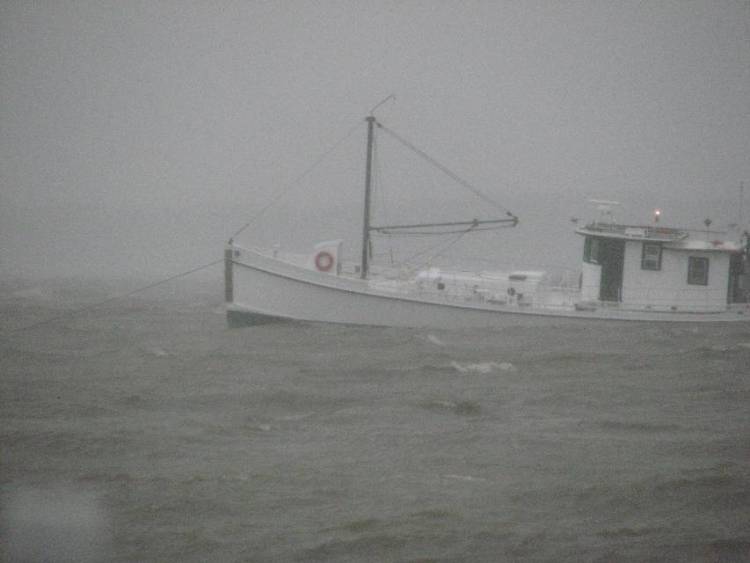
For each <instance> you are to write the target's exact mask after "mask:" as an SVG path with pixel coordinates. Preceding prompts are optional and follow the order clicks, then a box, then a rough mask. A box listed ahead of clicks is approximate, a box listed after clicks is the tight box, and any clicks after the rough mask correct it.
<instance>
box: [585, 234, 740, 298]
mask: <svg viewBox="0 0 750 563" xmlns="http://www.w3.org/2000/svg"><path fill="white" fill-rule="evenodd" d="M576 232H577V233H578V234H580V235H582V236H583V237H584V244H583V266H582V272H581V300H582V302H584V303H585V302H599V303H611V304H616V305H618V306H620V307H622V308H627V309H634V310H654V311H674V312H720V311H725V310H726V309H727V304H728V303H733V302H746V300H747V296H748V289H750V286H749V285H748V281H749V278H748V272H747V253H746V249H744V248H743V247H742V245H740V244H738V243H735V242H728V241H723V240H707V239H709V238H710V236H706V233H700V234H699V236H693V233H691V232H689V231H687V230H681V229H672V228H664V227H657V226H630V225H618V224H614V223H592V224H589V225H587V226H585V227H581V228H578V229H576ZM694 234H695V235H698V233H694Z"/></svg>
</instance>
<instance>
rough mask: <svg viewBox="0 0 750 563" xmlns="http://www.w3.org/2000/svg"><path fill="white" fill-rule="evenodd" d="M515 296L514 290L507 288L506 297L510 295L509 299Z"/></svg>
mask: <svg viewBox="0 0 750 563" xmlns="http://www.w3.org/2000/svg"><path fill="white" fill-rule="evenodd" d="M515 294H516V289H515V288H514V287H509V288H508V295H510V296H511V297H513V296H514V295H515Z"/></svg>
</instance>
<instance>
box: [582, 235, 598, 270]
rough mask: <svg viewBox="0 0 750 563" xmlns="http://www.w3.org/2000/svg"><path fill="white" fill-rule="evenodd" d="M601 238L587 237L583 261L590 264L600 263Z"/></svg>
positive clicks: (584, 243)
mask: <svg viewBox="0 0 750 563" xmlns="http://www.w3.org/2000/svg"><path fill="white" fill-rule="evenodd" d="M599 249H600V245H599V239H598V238H594V237H586V239H585V240H584V242H583V261H584V262H588V263H589V264H599V252H600V250H599Z"/></svg>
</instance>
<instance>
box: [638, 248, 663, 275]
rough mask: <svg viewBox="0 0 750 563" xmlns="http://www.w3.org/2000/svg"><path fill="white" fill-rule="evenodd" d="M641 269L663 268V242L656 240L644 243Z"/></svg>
mask: <svg viewBox="0 0 750 563" xmlns="http://www.w3.org/2000/svg"><path fill="white" fill-rule="evenodd" d="M641 270H661V244H659V243H656V242H644V243H643V252H642V254H641Z"/></svg>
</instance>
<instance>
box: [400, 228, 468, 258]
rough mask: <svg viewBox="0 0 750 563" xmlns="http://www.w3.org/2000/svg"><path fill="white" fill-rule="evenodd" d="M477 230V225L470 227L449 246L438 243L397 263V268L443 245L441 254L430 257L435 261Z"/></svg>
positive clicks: (460, 233) (437, 253) (459, 233)
mask: <svg viewBox="0 0 750 563" xmlns="http://www.w3.org/2000/svg"><path fill="white" fill-rule="evenodd" d="M476 230H478V229H477V228H476V226H475V225H471V226H470V227H469V228H468V229H464V230H462V231H460V232H458V233H457V234H458V236H457V237H455V238H454V239H453V240H451V241H449V242H448V243H447V244H446V243H438V244H435V245H433V246H430V247H428V248H426V249H424V250H420V251H419V252H417V253H416V254H412V255H411V256H409V257H407V258H405V259H404V260H401V261H400V262H397V263H396V265H397V266H403V265H405V264H408V263H409V262H411V261H412V260H414V259H415V258H419V257H420V256H424V255H425V254H427V253H428V252H431V251H434V250H435V249H437V248H439V247H440V246H441V245H443V248H442V249H440V250H439V252H436V253H435V254H431V255H430V256H429V258H428V260H432V259H434V258H437V257H439V256H441V255H442V254H444V253H445V252H447V251H448V250H449V249H450V248H452V247H453V246H454V245H456V244H457V243H458V241H460V240H461V239H462V238H463V237H464V236H465V235H467V234H468V233H470V232H473V231H476ZM423 263H425V264H426V262H423ZM414 267H415V268H417V267H419V265H415V266H414Z"/></svg>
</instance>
